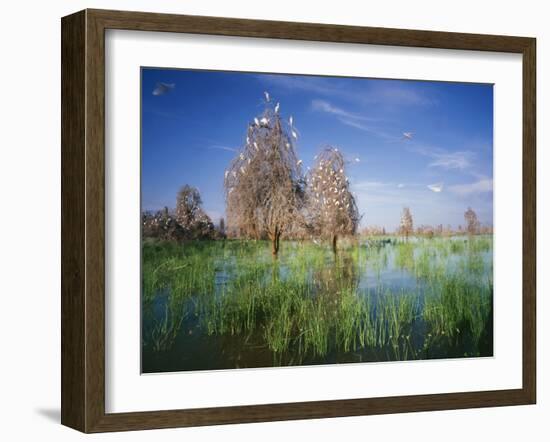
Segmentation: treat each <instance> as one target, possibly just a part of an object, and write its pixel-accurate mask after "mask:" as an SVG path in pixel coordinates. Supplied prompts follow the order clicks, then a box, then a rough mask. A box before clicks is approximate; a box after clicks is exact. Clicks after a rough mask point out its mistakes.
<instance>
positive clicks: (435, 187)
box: [428, 183, 443, 193]
mask: <svg viewBox="0 0 550 442" xmlns="http://www.w3.org/2000/svg"><path fill="white" fill-rule="evenodd" d="M428 189H430V190H431V191H432V192H436V193H439V192H441V191H442V190H443V183H436V184H428Z"/></svg>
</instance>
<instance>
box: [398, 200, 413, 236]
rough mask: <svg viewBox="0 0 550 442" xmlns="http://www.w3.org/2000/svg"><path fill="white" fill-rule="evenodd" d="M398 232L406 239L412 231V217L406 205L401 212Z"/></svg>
mask: <svg viewBox="0 0 550 442" xmlns="http://www.w3.org/2000/svg"><path fill="white" fill-rule="evenodd" d="M399 232H400V233H401V234H402V235H404V236H405V238H406V239H407V240H408V239H409V235H410V234H411V233H413V217H412V214H411V211H410V209H409V208H408V207H405V208H403V212H402V213H401V222H400V224H399Z"/></svg>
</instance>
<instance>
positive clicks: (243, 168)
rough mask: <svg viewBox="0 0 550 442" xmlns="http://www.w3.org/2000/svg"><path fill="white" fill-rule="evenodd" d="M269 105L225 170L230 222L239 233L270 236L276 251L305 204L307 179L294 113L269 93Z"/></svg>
mask: <svg viewBox="0 0 550 442" xmlns="http://www.w3.org/2000/svg"><path fill="white" fill-rule="evenodd" d="M265 96H266V100H265V104H266V107H265V110H264V112H263V113H262V114H261V115H260V116H258V117H256V118H254V120H253V121H252V122H251V123H250V124H249V126H248V130H247V134H246V142H245V143H244V146H243V147H242V148H241V150H240V151H239V153H238V154H237V156H236V157H235V158H234V159H233V160H232V162H231V164H230V165H229V168H228V169H227V170H226V171H225V181H224V187H225V197H226V205H227V207H226V213H227V224H228V226H229V227H230V228H231V229H232V230H234V231H236V232H237V235H238V236H244V237H247V238H254V239H260V238H265V237H267V238H269V240H270V241H271V251H272V254H273V256H275V257H276V256H277V254H278V253H279V247H280V239H281V236H282V235H283V234H284V233H285V232H288V231H290V230H291V229H292V228H293V225H294V224H295V223H296V221H297V219H298V217H299V216H300V211H301V210H302V207H303V201H304V192H305V189H304V188H305V182H304V179H303V175H302V171H301V166H300V165H301V161H300V160H298V158H297V157H296V153H295V150H294V142H293V140H295V139H297V137H298V134H297V131H296V129H295V128H294V127H293V121H292V117H290V119H289V121H288V122H286V121H284V120H283V119H282V118H281V115H280V113H279V103H277V104H275V105H273V103H272V102H271V100H270V97H269V94H267V93H266V94H265Z"/></svg>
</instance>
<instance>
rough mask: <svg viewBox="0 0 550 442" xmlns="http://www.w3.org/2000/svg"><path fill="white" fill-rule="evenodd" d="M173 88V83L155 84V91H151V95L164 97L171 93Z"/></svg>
mask: <svg viewBox="0 0 550 442" xmlns="http://www.w3.org/2000/svg"><path fill="white" fill-rule="evenodd" d="M175 87H176V85H175V84H174V83H157V84H156V86H155V89H153V95H155V96H159V95H165V94H167V93H168V92H170V91H172V89H174V88H175Z"/></svg>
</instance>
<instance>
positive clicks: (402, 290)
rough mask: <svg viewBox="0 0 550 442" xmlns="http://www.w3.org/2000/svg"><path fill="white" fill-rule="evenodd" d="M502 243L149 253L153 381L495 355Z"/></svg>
mask: <svg viewBox="0 0 550 442" xmlns="http://www.w3.org/2000/svg"><path fill="white" fill-rule="evenodd" d="M492 256H493V246H492V237H491V236H475V237H472V238H468V237H451V238H432V239H426V238H411V239H410V240H409V241H403V240H402V239H400V238H395V237H389V238H370V239H366V238H362V239H357V240H354V241H349V242H346V241H342V242H341V250H340V251H339V253H338V254H337V255H336V256H335V255H334V254H333V253H332V251H331V249H330V247H329V246H328V244H315V243H313V242H308V241H305V242H287V241H283V242H282V243H281V251H280V253H279V258H278V259H276V260H274V259H273V258H272V256H271V253H270V245H269V244H268V243H267V242H263V241H243V240H225V241H197V242H190V243H185V244H175V243H161V242H150V241H145V242H144V243H143V258H142V259H143V262H142V271H143V274H142V371H143V372H144V373H153V372H170V371H186V370H214V369H229V368H245V367H271V366H288V365H314V364H333V363H353V362H375V361H396V360H416V359H435V358H460V357H482V356H492V354H493V325H492V318H493V310H492V306H493V260H492Z"/></svg>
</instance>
